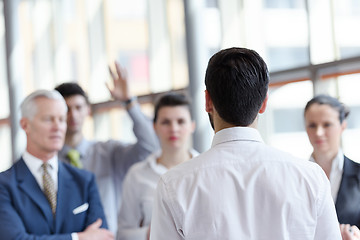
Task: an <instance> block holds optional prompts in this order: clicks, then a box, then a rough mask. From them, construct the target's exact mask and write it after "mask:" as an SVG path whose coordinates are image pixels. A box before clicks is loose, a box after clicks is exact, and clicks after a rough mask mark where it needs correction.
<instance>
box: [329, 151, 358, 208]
mask: <svg viewBox="0 0 360 240" xmlns="http://www.w3.org/2000/svg"><path fill="white" fill-rule="evenodd" d="M359 172H360V171H359V166H358V165H357V164H356V163H354V162H352V161H351V160H350V159H348V158H347V157H345V156H344V170H343V175H342V178H341V183H340V187H339V191H338V194H337V198H336V203H335V207H336V209H337V210H338V209H342V208H344V206H343V204H344V203H346V198H349V191H350V189H351V190H352V189H353V188H357V186H359V185H360V184H359V182H360V176H359Z"/></svg>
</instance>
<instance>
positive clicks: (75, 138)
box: [65, 132, 84, 147]
mask: <svg viewBox="0 0 360 240" xmlns="http://www.w3.org/2000/svg"><path fill="white" fill-rule="evenodd" d="M83 138H84V136H83V134H82V133H81V132H79V133H73V134H71V133H69V134H68V133H67V134H66V136H65V144H66V145H68V146H70V147H76V146H77V145H79V143H80V142H81V140H83Z"/></svg>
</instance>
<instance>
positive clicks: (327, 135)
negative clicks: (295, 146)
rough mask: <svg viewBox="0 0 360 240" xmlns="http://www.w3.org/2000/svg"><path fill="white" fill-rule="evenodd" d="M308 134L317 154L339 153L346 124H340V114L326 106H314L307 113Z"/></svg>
mask: <svg viewBox="0 0 360 240" xmlns="http://www.w3.org/2000/svg"><path fill="white" fill-rule="evenodd" d="M305 125H306V132H307V135H308V137H309V140H310V143H311V145H312V146H313V148H314V151H315V152H319V153H327V152H337V151H338V149H339V147H340V139H341V134H342V132H343V130H344V129H345V127H346V122H345V121H343V123H342V124H341V123H340V120H339V112H338V111H337V110H336V109H334V108H332V107H331V106H329V105H326V104H322V105H320V104H317V103H315V104H313V105H311V106H310V107H309V108H308V110H307V111H306V112H305Z"/></svg>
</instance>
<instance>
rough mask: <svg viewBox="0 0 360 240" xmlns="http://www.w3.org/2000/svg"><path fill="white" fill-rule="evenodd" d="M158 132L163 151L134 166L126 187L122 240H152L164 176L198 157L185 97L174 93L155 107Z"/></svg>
mask: <svg viewBox="0 0 360 240" xmlns="http://www.w3.org/2000/svg"><path fill="white" fill-rule="evenodd" d="M154 129H155V132H156V134H157V135H158V137H159V140H160V144H161V151H160V152H155V153H153V154H151V155H150V156H149V157H148V158H147V159H146V160H145V161H142V162H139V163H137V164H135V165H133V166H132V167H131V168H130V170H129V172H128V173H127V175H126V177H125V180H124V183H123V195H122V196H123V199H122V205H121V209H120V214H119V228H118V234H117V238H118V239H119V240H120V239H127V240H145V239H147V238H148V235H149V225H150V221H151V212H152V205H153V199H154V197H155V189H156V185H157V182H158V181H159V179H160V176H161V175H162V174H164V173H165V172H166V171H167V170H168V169H170V168H172V167H174V166H176V165H178V164H180V163H182V162H185V161H187V160H189V159H191V158H192V157H194V156H196V155H198V153H197V152H196V151H195V150H193V149H191V148H190V143H191V139H190V138H191V134H192V133H193V132H194V130H195V123H194V122H193V120H192V118H191V114H190V103H189V101H188V99H187V98H186V97H185V96H184V95H182V94H175V93H170V94H166V95H164V96H162V97H161V98H160V99H159V101H158V102H157V103H156V105H155V113H154Z"/></svg>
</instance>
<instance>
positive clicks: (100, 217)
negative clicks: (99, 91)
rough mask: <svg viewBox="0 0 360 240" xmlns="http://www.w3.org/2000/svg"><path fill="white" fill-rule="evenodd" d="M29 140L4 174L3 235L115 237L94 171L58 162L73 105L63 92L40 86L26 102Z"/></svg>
mask: <svg viewBox="0 0 360 240" xmlns="http://www.w3.org/2000/svg"><path fill="white" fill-rule="evenodd" d="M21 114H22V118H21V120H20V125H21V127H22V129H23V130H24V131H25V133H26V139H27V145H26V150H25V152H24V153H23V155H22V157H21V158H20V159H19V160H18V161H17V162H16V163H15V164H14V165H13V166H12V167H11V168H10V169H9V170H7V171H5V172H2V173H0V232H1V236H0V239H6V240H11V239H17V240H22V239H33V240H40V239H41V240H47V239H49V240H50V239H59V240H62V239H63V240H65V239H66V240H87V239H89V240H91V239H100V240H111V239H113V238H114V237H113V235H112V234H111V233H110V232H109V231H108V230H107V229H106V228H107V224H106V220H105V216H104V212H103V208H102V205H101V201H100V197H99V194H98V190H97V186H96V183H95V178H94V175H93V174H92V173H90V172H86V171H84V170H79V169H77V168H74V167H72V166H70V165H68V164H66V163H62V162H60V161H58V157H57V153H58V151H59V150H60V149H61V148H62V146H63V144H64V136H65V132H66V115H67V106H66V103H65V101H64V99H63V97H62V96H61V95H60V94H59V93H58V92H57V91H47V90H38V91H35V92H33V93H32V94H30V95H29V96H28V97H26V98H25V100H24V101H23V102H22V104H21Z"/></svg>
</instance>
